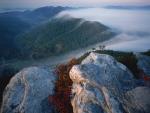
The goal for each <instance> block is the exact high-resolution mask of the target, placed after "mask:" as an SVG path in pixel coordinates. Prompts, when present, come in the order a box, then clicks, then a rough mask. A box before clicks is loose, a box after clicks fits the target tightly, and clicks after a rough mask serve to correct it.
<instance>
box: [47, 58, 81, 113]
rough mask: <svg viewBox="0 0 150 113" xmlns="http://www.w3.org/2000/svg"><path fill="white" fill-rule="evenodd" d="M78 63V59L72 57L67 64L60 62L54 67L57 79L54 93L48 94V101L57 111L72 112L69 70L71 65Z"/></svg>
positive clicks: (60, 112) (61, 112) (62, 112)
mask: <svg viewBox="0 0 150 113" xmlns="http://www.w3.org/2000/svg"><path fill="white" fill-rule="evenodd" d="M76 64H79V62H78V60H76V59H72V60H70V61H69V62H68V63H67V64H61V65H59V66H58V67H57V69H56V74H57V75H58V79H57V81H56V84H55V94H54V95H50V96H49V102H50V103H52V104H54V106H55V107H56V109H57V110H58V112H59V113H73V108H72V105H71V87H72V81H71V79H70V77H69V71H70V69H71V68H72V66H73V65H76Z"/></svg>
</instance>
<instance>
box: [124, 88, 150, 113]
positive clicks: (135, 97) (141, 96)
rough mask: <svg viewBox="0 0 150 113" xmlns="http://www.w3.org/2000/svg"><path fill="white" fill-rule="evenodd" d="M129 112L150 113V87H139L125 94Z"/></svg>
mask: <svg viewBox="0 0 150 113" xmlns="http://www.w3.org/2000/svg"><path fill="white" fill-rule="evenodd" d="M125 97H126V99H127V101H126V102H124V104H126V107H127V108H126V109H127V110H128V111H129V113H150V88H149V87H137V88H135V89H133V90H131V91H128V92H127V93H126V94H125Z"/></svg>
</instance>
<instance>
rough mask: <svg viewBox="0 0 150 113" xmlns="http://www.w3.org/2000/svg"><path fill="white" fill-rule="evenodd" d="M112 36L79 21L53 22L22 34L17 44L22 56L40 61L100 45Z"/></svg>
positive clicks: (104, 29)
mask: <svg viewBox="0 0 150 113" xmlns="http://www.w3.org/2000/svg"><path fill="white" fill-rule="evenodd" d="M114 35H115V33H113V32H112V31H110V29H109V28H108V27H106V26H104V25H102V24H101V23H98V22H91V21H86V20H84V19H81V18H71V17H68V18H67V17H65V18H64V17H62V18H53V19H52V20H50V21H49V22H47V23H45V24H42V25H41V26H38V27H36V28H35V29H32V30H31V31H29V32H27V33H24V34H23V35H21V36H20V37H18V38H17V40H16V43H17V44H18V48H19V50H20V51H21V53H22V56H26V57H30V58H42V57H48V56H53V55H57V54H61V53H65V52H68V51H71V50H75V49H79V48H82V47H87V46H89V45H92V44H95V43H97V42H102V41H105V40H108V39H110V38H112V37H113V36H114Z"/></svg>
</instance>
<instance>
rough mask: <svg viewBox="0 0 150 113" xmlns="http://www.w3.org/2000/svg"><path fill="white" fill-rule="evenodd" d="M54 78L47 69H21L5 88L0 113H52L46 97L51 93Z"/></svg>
mask: <svg viewBox="0 0 150 113" xmlns="http://www.w3.org/2000/svg"><path fill="white" fill-rule="evenodd" d="M55 79H56V76H55V75H54V73H53V72H52V71H50V70H49V69H44V68H39V67H30V68H25V69H23V70H22V71H20V72H19V73H18V74H16V75H15V76H14V77H13V78H12V79H11V81H10V82H9V84H8V85H7V87H6V88H5V91H4V94H3V103H2V107H1V113H54V110H53V107H51V106H50V105H49V103H48V99H47V98H48V96H49V95H50V94H53V89H54V82H55Z"/></svg>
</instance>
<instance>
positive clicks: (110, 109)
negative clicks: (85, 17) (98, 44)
mask: <svg viewBox="0 0 150 113" xmlns="http://www.w3.org/2000/svg"><path fill="white" fill-rule="evenodd" d="M69 76H70V78H71V80H72V81H73V84H72V95H70V96H71V97H72V99H71V104H72V107H73V113H150V95H149V94H150V88H149V87H148V86H147V87H146V86H144V85H139V81H138V80H136V79H135V78H134V76H133V75H132V73H131V72H130V70H129V69H128V68H127V67H126V66H124V65H123V64H121V63H119V62H117V61H116V60H115V59H114V58H113V57H111V56H109V55H106V54H97V53H90V54H89V55H88V57H86V58H85V59H84V60H83V61H82V62H81V64H79V65H74V66H73V67H72V69H71V70H70V73H69ZM56 80H57V78H56V76H55V74H54V73H53V71H52V70H50V69H49V68H48V69H47V68H40V67H30V68H26V69H23V70H22V71H20V72H19V73H18V74H16V75H15V76H14V77H13V78H12V79H11V81H10V82H9V84H8V85H7V87H6V88H5V92H4V94H3V103H2V107H1V113H55V112H56V111H55V108H54V107H53V105H52V104H50V103H48V96H49V95H53V94H54V88H55V82H56Z"/></svg>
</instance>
